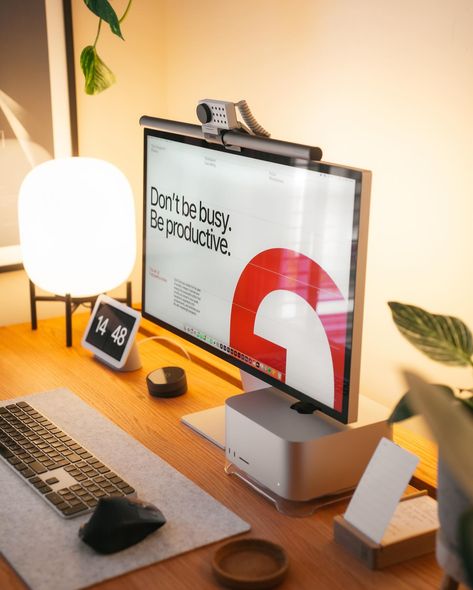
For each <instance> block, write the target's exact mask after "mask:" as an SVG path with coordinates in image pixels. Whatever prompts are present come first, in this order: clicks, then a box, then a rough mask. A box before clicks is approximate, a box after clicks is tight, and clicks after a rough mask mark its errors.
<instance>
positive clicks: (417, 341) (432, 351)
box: [388, 301, 473, 366]
mask: <svg viewBox="0 0 473 590" xmlns="http://www.w3.org/2000/svg"><path fill="white" fill-rule="evenodd" d="M388 305H389V307H390V308H391V312H392V315H393V320H394V322H395V324H396V326H397V327H398V329H399V331H400V332H401V334H402V335H403V336H405V338H407V340H409V342H410V343H411V344H413V345H414V346H415V347H416V348H417V349H418V350H420V351H421V352H423V353H424V354H426V355H427V356H428V357H429V358H431V359H433V360H434V361H438V362H440V363H443V364H445V365H460V366H465V365H471V364H472V362H471V356H472V354H473V337H472V335H471V332H470V330H469V329H468V327H467V326H466V325H465V324H464V323H463V322H462V321H461V320H459V319H458V318H455V317H452V316H444V315H435V314H431V313H429V312H428V311H425V310H424V309H422V308H420V307H415V306H414V305H406V304H404V303H398V302H396V301H390V302H389V303H388Z"/></svg>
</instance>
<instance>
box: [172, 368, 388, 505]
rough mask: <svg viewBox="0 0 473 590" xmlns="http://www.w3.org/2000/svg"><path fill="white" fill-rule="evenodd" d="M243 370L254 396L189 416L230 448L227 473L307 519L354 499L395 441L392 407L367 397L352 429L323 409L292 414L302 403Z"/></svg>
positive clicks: (203, 432) (198, 427) (210, 436)
mask: <svg viewBox="0 0 473 590" xmlns="http://www.w3.org/2000/svg"><path fill="white" fill-rule="evenodd" d="M241 373H242V382H243V385H244V388H245V391H246V392H248V393H245V394H243V395H242V394H240V395H234V396H232V397H230V398H228V399H227V400H226V403H225V406H220V407H218V408H212V409H211V410H204V411H203V412H197V413H195V414H188V415H187V416H183V417H182V421H183V422H184V423H185V424H187V425H188V426H190V427H191V428H193V429H194V430H196V431H197V432H198V433H199V434H201V435H202V436H204V437H205V438H207V439H208V440H210V441H212V442H214V443H215V444H217V445H218V446H219V447H220V448H222V449H224V448H225V446H226V448H225V458H226V464H225V471H226V472H227V473H228V474H231V475H236V476H237V477H239V478H240V479H242V480H244V481H245V482H246V483H247V484H248V485H250V486H251V487H252V488H254V489H255V490H257V491H258V492H259V493H261V494H262V495H264V496H265V497H266V498H268V499H269V500H271V501H272V502H274V504H275V505H276V508H277V509H278V511H279V512H283V513H285V514H288V515H291V516H307V515H309V514H312V513H313V512H314V511H315V510H317V509H318V508H320V507H321V506H325V505H327V504H331V503H333V502H337V501H339V500H341V499H344V498H347V497H349V496H350V495H351V494H352V492H353V489H354V488H355V487H356V485H357V484H358V481H359V479H360V477H361V475H362V473H363V471H364V470H365V468H366V465H367V464H368V462H369V460H370V458H371V456H372V454H373V452H374V450H375V448H376V447H377V445H378V442H379V440H380V439H381V438H382V437H383V436H384V437H386V438H392V430H391V427H390V426H389V425H388V423H387V418H388V415H389V409H388V408H385V407H384V406H382V405H381V404H378V403H377V402H374V401H373V400H370V399H369V398H367V397H364V396H360V398H359V408H358V416H359V418H358V420H357V422H353V423H351V424H342V423H341V422H338V421H337V420H334V419H333V418H330V417H329V416H327V415H326V414H323V413H322V412H315V413H313V414H299V413H298V412H297V411H295V410H294V409H291V406H292V405H293V404H294V401H295V400H294V398H292V397H291V396H289V395H287V394H285V393H283V392H281V391H279V390H278V389H276V388H273V387H268V386H267V384H266V383H263V382H262V381H260V380H259V379H257V378H255V377H253V376H252V375H248V374H247V373H244V372H243V371H241ZM262 387H263V388H264V389H262ZM255 388H257V390H256V391H254V389H255ZM252 389H253V390H252Z"/></svg>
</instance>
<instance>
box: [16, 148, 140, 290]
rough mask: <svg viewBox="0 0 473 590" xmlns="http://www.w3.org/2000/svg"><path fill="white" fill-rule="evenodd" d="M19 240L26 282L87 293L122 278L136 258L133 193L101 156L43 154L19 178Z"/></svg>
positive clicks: (111, 284)
mask: <svg viewBox="0 0 473 590" xmlns="http://www.w3.org/2000/svg"><path fill="white" fill-rule="evenodd" d="M18 216H19V230H20V244H21V251H22V257H23V264H24V267H25V270H26V272H27V274H28V276H29V278H30V279H31V281H32V282H33V283H34V284H35V285H37V286H38V287H40V288H41V289H44V290H45V291H49V292H50V293H54V294H56V295H59V296H65V295H66V294H67V295H70V296H72V297H91V296H94V295H98V294H99V293H104V292H106V291H108V290H110V289H113V288H115V287H117V286H118V285H120V284H121V283H123V282H124V281H126V279H127V278H128V276H129V274H130V272H131V270H132V268H133V265H134V263H135V258H136V232H135V212H134V199H133V193H132V190H131V187H130V184H129V182H128V180H127V179H126V177H125V175H124V174H123V173H122V172H121V171H120V170H119V169H118V168H116V167H115V166H114V165H112V164H110V163H109V162H105V161H103V160H98V159H94V158H85V157H73V158H62V159H56V160H49V161H47V162H44V163H42V164H40V165H39V166H36V167H35V168H33V169H32V170H31V171H30V172H29V173H28V174H27V176H26V177H25V179H24V180H23V183H22V185H21V188H20V194H19V200H18Z"/></svg>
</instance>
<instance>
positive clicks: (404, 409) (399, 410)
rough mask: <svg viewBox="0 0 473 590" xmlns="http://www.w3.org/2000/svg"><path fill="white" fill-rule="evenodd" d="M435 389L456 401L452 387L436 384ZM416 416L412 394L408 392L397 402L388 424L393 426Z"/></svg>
mask: <svg viewBox="0 0 473 590" xmlns="http://www.w3.org/2000/svg"><path fill="white" fill-rule="evenodd" d="M434 387H435V388H437V389H440V390H442V391H444V392H445V393H446V394H447V395H450V396H451V397H452V401H454V399H453V398H454V397H455V393H454V391H453V389H452V388H451V387H448V385H439V384H435V385H434ZM416 414H417V412H416V411H415V409H414V407H413V404H412V401H411V396H410V392H409V391H408V392H407V393H405V394H404V395H403V396H402V397H401V399H400V400H399V401H398V402H397V404H396V406H395V408H394V410H393V411H392V412H391V415H390V416H389V418H388V424H393V423H394V422H402V421H403V420H407V419H408V418H412V416H415V415H416Z"/></svg>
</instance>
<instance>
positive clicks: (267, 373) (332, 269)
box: [142, 129, 370, 422]
mask: <svg viewBox="0 0 473 590" xmlns="http://www.w3.org/2000/svg"><path fill="white" fill-rule="evenodd" d="M144 151H145V170H144V226H143V227H144V248H143V295H142V296H143V309H142V311H143V316H144V317H145V318H148V319H150V320H151V321H154V322H156V323H157V324H159V325H161V326H164V327H165V328H167V329H169V330H171V331H173V332H175V333H177V334H179V335H180V336H183V337H184V338H186V339H188V340H190V341H192V342H193V343H196V344H199V345H200V346H202V347H203V348H205V349H206V350H208V351H210V352H212V353H214V354H216V355H217V356H219V357H221V358H223V359H225V360H227V361H228V362H230V363H232V364H234V365H236V366H238V367H239V368H240V369H243V370H245V371H247V372H249V373H251V374H253V375H255V376H257V377H259V378H260V379H262V380H263V381H265V382H266V383H268V385H270V386H275V387H278V388H279V389H281V390H283V391H285V392H286V393H288V394H290V395H291V396H293V397H294V398H296V399H298V400H301V401H306V402H311V403H313V404H314V405H315V406H316V407H317V408H319V409H321V410H322V411H323V412H325V413H327V414H329V415H330V416H332V417H334V418H337V419H338V420H340V421H342V422H348V421H353V420H354V419H356V411H357V400H358V381H359V362H360V336H361V322H362V317H361V314H362V308H363V283H364V264H365V254H366V235H367V216H368V199H369V184H370V182H369V181H370V174H369V172H365V171H361V170H357V169H353V168H346V167H341V166H336V165H331V164H326V163H320V162H309V161H303V160H294V159H290V158H285V157H281V156H275V155H271V154H269V153H264V152H259V151H253V150H248V149H242V150H241V151H230V150H228V149H226V148H225V147H223V146H220V145H215V144H208V143H206V142H205V141H202V140H199V139H195V138H190V137H185V136H182V135H176V134H169V133H166V132H162V131H155V130H150V129H145V145H144Z"/></svg>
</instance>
